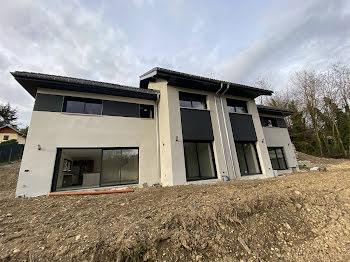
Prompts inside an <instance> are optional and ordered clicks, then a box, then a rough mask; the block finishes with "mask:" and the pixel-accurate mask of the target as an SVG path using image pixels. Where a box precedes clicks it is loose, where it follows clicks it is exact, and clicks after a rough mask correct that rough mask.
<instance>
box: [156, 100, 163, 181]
mask: <svg viewBox="0 0 350 262" xmlns="http://www.w3.org/2000/svg"><path fill="white" fill-rule="evenodd" d="M159 99H160V94H157V100H156V106H155V111H156V112H155V114H154V116H155V120H156V138H157V166H158V177H159V184H161V181H162V180H161V170H160V142H159V110H158V108H159V107H158V105H159Z"/></svg>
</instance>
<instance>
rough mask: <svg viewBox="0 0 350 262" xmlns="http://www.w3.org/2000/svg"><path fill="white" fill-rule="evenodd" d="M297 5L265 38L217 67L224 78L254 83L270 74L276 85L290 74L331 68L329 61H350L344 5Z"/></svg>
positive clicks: (349, 16)
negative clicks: (309, 69) (264, 75)
mask: <svg viewBox="0 0 350 262" xmlns="http://www.w3.org/2000/svg"><path fill="white" fill-rule="evenodd" d="M294 3H295V5H294V6H293V8H294V11H293V12H290V13H288V12H286V14H287V17H284V18H283V19H282V21H279V20H274V21H273V22H271V23H270V25H269V26H267V27H266V28H265V31H266V32H265V36H264V37H263V38H261V39H258V40H257V41H255V42H254V43H252V44H251V45H250V46H249V47H248V48H247V49H245V50H244V51H243V52H241V53H240V54H239V55H238V56H237V57H233V58H231V59H230V60H229V61H226V62H225V63H224V64H222V65H220V66H219V67H218V68H219V70H220V72H221V73H220V74H221V76H222V77H224V78H226V79H229V80H232V81H238V82H245V83H247V82H249V83H252V82H253V81H254V80H255V78H256V77H257V76H258V75H263V74H267V75H273V78H274V82H275V84H277V83H278V82H280V81H283V80H285V79H286V77H287V76H286V73H287V72H291V71H293V70H297V69H300V68H301V67H318V68H320V67H322V66H324V65H328V64H329V62H330V60H329V58H331V59H333V60H337V59H340V58H345V57H346V58H345V59H347V60H348V59H349V58H350V54H349V52H348V53H344V50H349V39H350V27H349V26H348V25H349V24H350V13H349V10H347V12H344V10H346V8H345V7H346V6H345V1H338V0H336V1H328V0H322V1H307V2H304V3H302V2H301V1H294ZM283 11H284V10H281V9H280V10H279V12H283ZM270 15H271V14H270ZM276 17H277V18H278V15H276ZM271 19H274V18H271ZM287 68H288V70H286V69H287ZM286 71H287V72H286Z"/></svg>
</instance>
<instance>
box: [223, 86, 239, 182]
mask: <svg viewBox="0 0 350 262" xmlns="http://www.w3.org/2000/svg"><path fill="white" fill-rule="evenodd" d="M221 85H223V83H221ZM229 88H230V84H227V87H226V89H225V91H224V92H222V93H221V94H220V102H221V110H222V115H223V117H224V124H225V132H226V136H227V142H228V148H229V151H230V156H231V162H232V168H233V173H234V174H233V175H234V177H235V178H237V175H236V170H235V164H234V162H233V156H232V149H231V143H230V137H229V135H228V131H227V121H226V115H225V111H224V103H223V100H222V95H224V94H225V93H226V92H227V90H228V89H229Z"/></svg>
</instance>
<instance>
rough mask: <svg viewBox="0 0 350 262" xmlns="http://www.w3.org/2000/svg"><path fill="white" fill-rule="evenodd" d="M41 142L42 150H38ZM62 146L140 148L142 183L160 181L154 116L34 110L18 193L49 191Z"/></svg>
mask: <svg viewBox="0 0 350 262" xmlns="http://www.w3.org/2000/svg"><path fill="white" fill-rule="evenodd" d="M39 92H44V93H51V94H60V95H70V96H79V97H90V98H98V99H106V100H117V101H126V102H134V103H144V104H153V102H150V101H146V100H145V101H144V100H139V99H132V98H126V99H124V98H122V97H114V96H102V95H94V94H85V93H82V94H80V93H77V92H68V91H67V92H63V91H60V92H54V91H52V90H39ZM38 145H40V146H41V150H38ZM60 147H61V148H64V147H70V148H88V147H89V148H100V147H138V148H139V184H140V185H142V184H143V183H147V184H148V185H151V184H154V183H159V182H160V181H159V177H158V172H157V168H158V165H157V139H156V123H155V119H142V118H132V117H118V116H101V115H82V114H70V113H60V112H39V111H34V112H33V114H32V118H31V123H30V127H29V132H28V137H27V142H26V145H25V148H24V154H23V159H22V164H21V168H20V172H19V178H18V184H17V190H16V195H17V196H18V195H24V196H26V197H30V196H38V195H45V194H48V193H49V192H50V190H51V182H52V176H53V171H54V166H55V159H56V150H57V148H60ZM25 171H26V172H25Z"/></svg>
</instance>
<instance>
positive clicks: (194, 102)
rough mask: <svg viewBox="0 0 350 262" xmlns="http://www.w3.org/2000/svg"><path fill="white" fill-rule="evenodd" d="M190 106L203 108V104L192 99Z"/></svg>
mask: <svg viewBox="0 0 350 262" xmlns="http://www.w3.org/2000/svg"><path fill="white" fill-rule="evenodd" d="M192 107H193V108H198V109H205V104H204V102H201V101H192Z"/></svg>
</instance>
